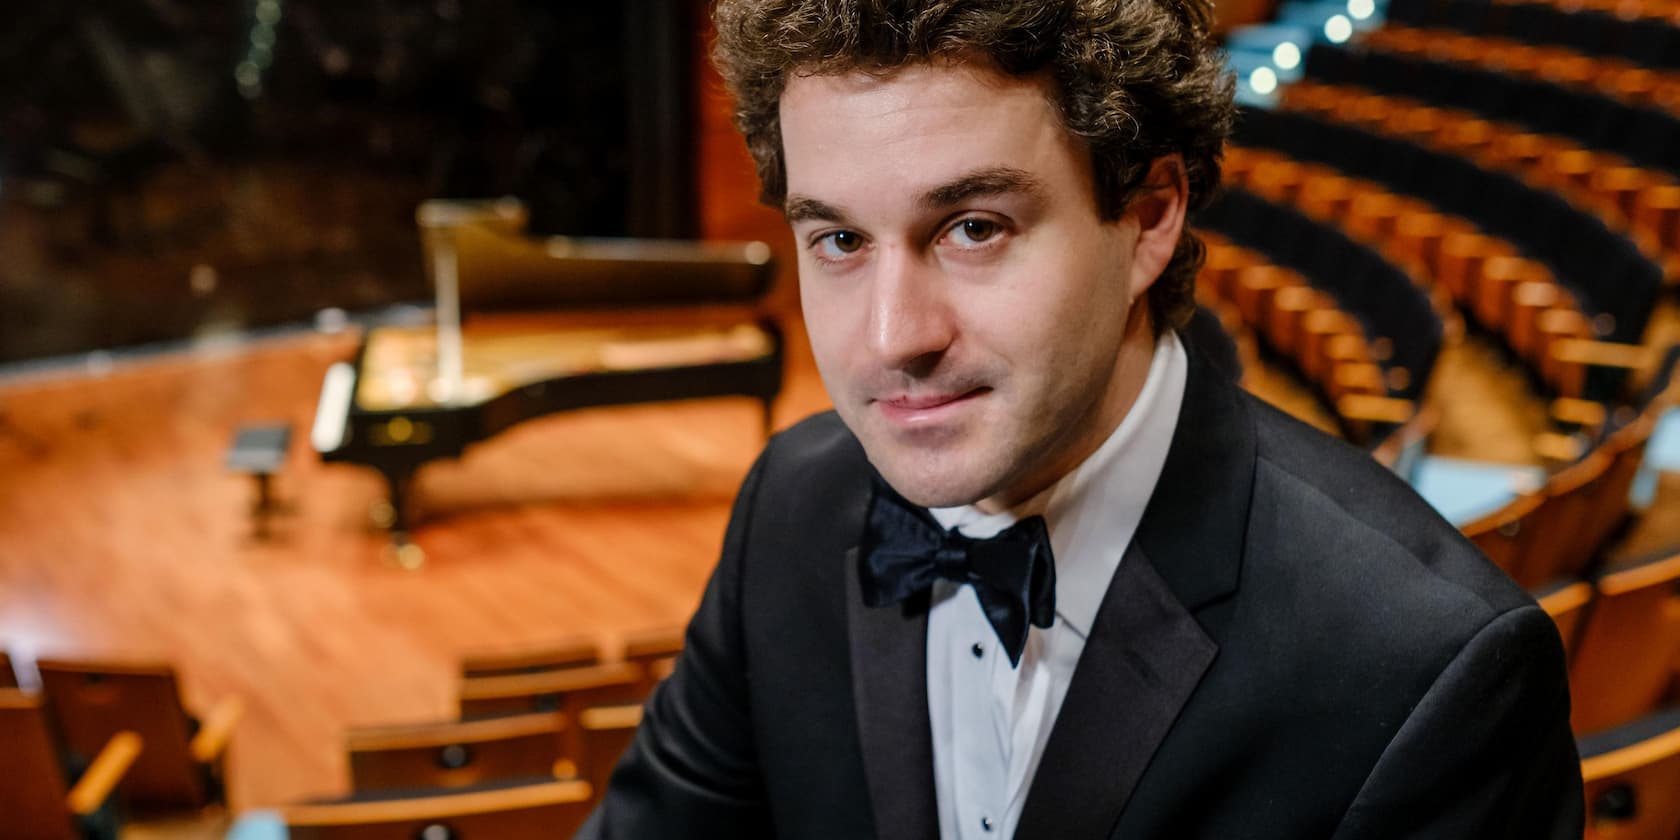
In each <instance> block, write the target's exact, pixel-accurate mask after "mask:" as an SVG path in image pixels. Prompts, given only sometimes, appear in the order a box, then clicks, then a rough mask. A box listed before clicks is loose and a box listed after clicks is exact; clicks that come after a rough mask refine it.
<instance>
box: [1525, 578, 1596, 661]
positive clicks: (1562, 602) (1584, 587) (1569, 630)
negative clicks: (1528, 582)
mask: <svg viewBox="0 0 1680 840" xmlns="http://www.w3.org/2000/svg"><path fill="white" fill-rule="evenodd" d="M1592 596H1593V588H1592V584H1589V583H1585V582H1582V581H1575V582H1573V583H1567V584H1564V585H1562V586H1556V587H1553V588H1551V589H1550V590H1549V591H1546V592H1544V593H1541V594H1539V595H1537V596H1536V597H1535V600H1536V601H1539V602H1540V609H1543V610H1545V611H1546V614H1547V615H1549V616H1551V617H1552V622H1553V623H1554V624H1556V625H1557V629H1558V636H1559V637H1561V638H1562V639H1563V653H1564V656H1565V657H1567V658H1569V659H1573V658H1574V657H1575V642H1576V640H1577V639H1578V638H1579V637H1580V634H1581V619H1582V618H1583V617H1585V615H1586V612H1587V605H1588V604H1591V603H1592Z"/></svg>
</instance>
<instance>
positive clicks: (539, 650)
mask: <svg viewBox="0 0 1680 840" xmlns="http://www.w3.org/2000/svg"><path fill="white" fill-rule="evenodd" d="M599 664H601V647H600V645H598V644H596V642H595V640H594V639H586V638H577V639H565V640H562V641H559V642H555V643H553V644H548V645H542V646H540V647H535V648H530V649H527V650H516V651H479V652H475V653H470V654H467V655H466V656H463V657H461V676H462V677H464V678H467V679H472V678H474V677H505V676H510V675H513V674H532V673H537V672H539V671H552V670H554V669H556V668H577V667H581V666H584V665H599Z"/></svg>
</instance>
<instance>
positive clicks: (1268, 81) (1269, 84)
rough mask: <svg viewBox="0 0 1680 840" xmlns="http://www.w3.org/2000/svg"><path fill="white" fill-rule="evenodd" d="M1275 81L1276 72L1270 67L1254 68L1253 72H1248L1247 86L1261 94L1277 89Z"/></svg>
mask: <svg viewBox="0 0 1680 840" xmlns="http://www.w3.org/2000/svg"><path fill="white" fill-rule="evenodd" d="M1277 82H1278V80H1277V74H1276V73H1273V72H1272V68H1270V67H1260V68H1256V69H1255V71H1254V72H1253V73H1250V74H1248V86H1249V87H1251V88H1253V89H1254V92H1255V93H1258V94H1260V95H1262V96H1264V95H1266V94H1269V93H1271V92H1272V91H1274V90H1277Z"/></svg>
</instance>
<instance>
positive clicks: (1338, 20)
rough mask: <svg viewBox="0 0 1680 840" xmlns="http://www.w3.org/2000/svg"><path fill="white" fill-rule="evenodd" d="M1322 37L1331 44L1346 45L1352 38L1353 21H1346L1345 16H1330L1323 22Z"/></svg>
mask: <svg viewBox="0 0 1680 840" xmlns="http://www.w3.org/2000/svg"><path fill="white" fill-rule="evenodd" d="M1324 37H1326V38H1329V39H1330V43H1332V44H1345V43H1347V40H1348V39H1349V38H1352V37H1353V21H1351V20H1348V19H1347V15H1331V16H1330V19H1329V20H1327V21H1325V22H1324Z"/></svg>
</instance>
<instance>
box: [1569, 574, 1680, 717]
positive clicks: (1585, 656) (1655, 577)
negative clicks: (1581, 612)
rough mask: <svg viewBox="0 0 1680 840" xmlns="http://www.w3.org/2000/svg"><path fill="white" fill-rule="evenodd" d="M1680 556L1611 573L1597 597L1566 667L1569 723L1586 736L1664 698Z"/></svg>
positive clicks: (1678, 641) (1677, 645) (1674, 641)
mask: <svg viewBox="0 0 1680 840" xmlns="http://www.w3.org/2000/svg"><path fill="white" fill-rule="evenodd" d="M1677 582H1680V555H1674V556H1670V557H1665V558H1662V559H1659V560H1656V561H1654V562H1650V563H1644V564H1641V565H1638V566H1634V567H1632V568H1627V569H1621V570H1617V571H1613V572H1611V573H1609V574H1606V575H1604V576H1603V577H1602V578H1600V579H1599V581H1598V595H1597V598H1596V600H1595V602H1594V604H1593V607H1592V610H1591V613H1590V614H1589V615H1588V617H1587V619H1586V627H1585V629H1584V630H1583V631H1582V632H1581V640H1580V643H1579V644H1578V645H1577V646H1576V649H1575V657H1574V661H1573V662H1571V663H1570V668H1569V689H1570V694H1571V698H1572V704H1573V711H1572V713H1571V716H1570V723H1571V725H1573V726H1574V728H1575V731H1576V732H1577V733H1579V734H1583V735H1584V734H1590V733H1593V732H1597V731H1600V730H1603V729H1607V728H1609V727H1612V726H1616V725H1618V724H1622V723H1625V722H1627V721H1630V720H1634V719H1636V718H1638V717H1640V716H1641V715H1644V714H1646V713H1648V712H1650V711H1652V710H1653V709H1656V708H1657V707H1659V706H1660V705H1662V703H1663V702H1664V698H1665V695H1666V694H1667V692H1668V690H1669V685H1670V681H1671V679H1672V677H1673V669H1674V661H1675V654H1676V652H1677V651H1680V593H1677V592H1676V589H1675V586H1676V583H1677Z"/></svg>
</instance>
